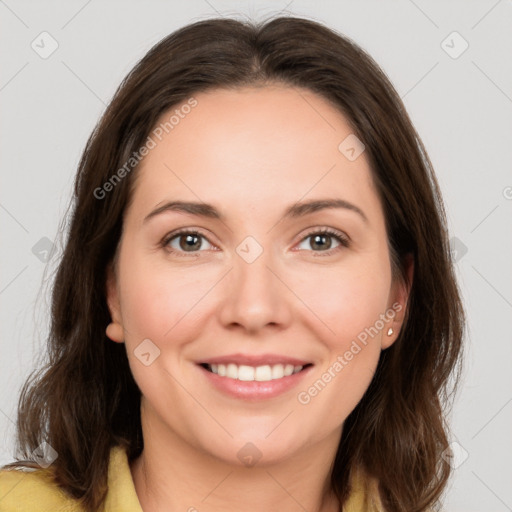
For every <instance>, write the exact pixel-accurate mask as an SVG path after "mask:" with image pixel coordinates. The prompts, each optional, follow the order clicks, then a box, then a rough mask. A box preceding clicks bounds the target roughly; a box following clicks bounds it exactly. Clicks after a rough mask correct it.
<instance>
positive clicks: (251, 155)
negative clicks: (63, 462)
mask: <svg viewBox="0 0 512 512" xmlns="http://www.w3.org/2000/svg"><path fill="white" fill-rule="evenodd" d="M195 98H196V99H197V102H198V105H197V106H196V107H195V108H194V109H193V110H192V111H191V112H190V113H189V114H188V115H187V116H185V117H184V118H183V119H180V122H179V124H177V125H176V126H175V127H174V128H173V130H172V131H170V132H169V133H168V134H166V135H165V136H164V137H163V138H162V141H160V142H158V144H157V145H156V147H155V148H154V149H152V150H151V151H150V152H149V154H148V155H147V156H146V157H145V159H144V160H143V162H142V164H141V167H140V168H139V170H138V171H137V172H138V175H137V180H136V185H135V190H134V196H133V200H132V202H131V204H130V205H129V207H128V209H127V211H126V212H125V218H124V225H123V234H122V237H121V240H120V245H119V247H118V253H117V259H116V265H115V268H114V269H113V270H112V271H110V272H109V278H108V282H107V298H108V304H109V309H110V312H111V315H112V324H110V325H109V327H108V328H107V334H108V336H109V338H110V339H111V340H113V341H115V342H119V343H125V344H126V349H127V354H128V358H129V362H130V367H131V370H132V372H133V375H134V378H135V380H136V382H137V384H138V386H139V388H140V389H141V392H142V395H143V397H142V409H141V414H142V427H143V433H144V450H143V453H142V455H141V456H140V457H139V458H138V459H137V460H135V461H134V462H133V463H132V465H131V470H132V475H133V478H134V482H135V487H136V491H137V494H138V496H139V500H140V502H141V505H142V506H143V508H144V510H145V512H147V511H157V510H183V511H185V510H188V509H189V508H190V507H195V508H196V509H197V510H199V511H201V512H203V511H214V510H224V511H230V510H244V511H248V512H250V511H252V510H255V511H256V510H258V511H261V510H279V511H280V512H286V511H292V510H293V511H296V510H299V509H301V507H303V508H304V509H306V510H310V511H317V510H322V511H330V510H337V507H336V504H335V502H334V500H333V499H332V496H331V495H330V492H329V485H328V480H329V469H330V465H331V463H332V461H333V458H334V455H335V453H336V449H337V446H338V443H339V440H340V436H341V433H342V428H343V422H344V420H345V419H346V417H347V416H348V415H349V413H350V412H351V411H352V410H353V409H354V408H355V406H356V405H357V403H358V402H359V401H360V399H361V398H362V396H363V394H364V392H365V391H366V389H367V388H368V386H369V384H370V382H371V379H372V376H373V373H374V371H375V368H376V366H377V363H378V359H379V355H380V352H381V350H383V349H386V348H388V347H389V346H390V345H391V344H392V343H393V342H394V341H395V339H396V337H397V336H398V333H399V331H400V326H401V322H402V321H403V316H404V313H405V305H406V302H407V293H408V290H407V289H406V288H405V286H404V285H403V284H402V283H399V282H396V283H393V282H392V279H391V266H390V259H389V252H388V245H387V234H386V230H385V220H384V214H383V211H382V208H381V205H380V202H379V198H378V196H377V193H376V191H375V189H374V187H373V184H372V180H371V171H370V167H369V164H368V162H367V160H366V157H365V153H363V154H362V155H361V156H360V157H359V158H357V159H356V160H355V161H352V162H351V161H349V160H348V159H347V158H346V157H345V156H344V155H343V154H342V153H341V152H340V151H339V150H338V145H339V144H340V142H341V141H342V140H343V139H345V138H346V137H347V136H348V135H349V134H351V133H352V129H351V127H350V125H349V124H348V123H347V121H346V120H345V119H344V117H343V116H342V115H341V114H340V113H339V112H338V111H337V110H335V109H334V108H333V106H332V105H330V104H329V103H328V102H327V101H326V100H324V99H323V98H321V97H319V96H317V95H316V94H314V93H313V92H310V91H306V90H303V89H295V88H290V87H286V86H267V87H265V88H242V89H239V90H236V91H235V90H230V91H226V90H215V91H208V92H206V93H200V94H197V95H195ZM173 110H174V109H173ZM164 118H165V119H168V115H166V116H163V117H162V119H164ZM335 198H342V199H345V200H346V201H349V202H351V203H353V204H355V205H357V206H358V207H359V208H360V209H361V210H363V211H364V213H365V215H366V217H367V219H368V222H365V221H364V220H363V219H362V218H361V217H360V216H359V215H358V214H357V213H355V212H353V211H350V210H347V209H325V210H322V211H318V212H315V213H311V214H308V215H306V216H304V217H300V218H292V219H283V213H284V211H285V209H286V208H287V207H288V206H291V205H293V204H295V203H296V202H298V201H301V202H302V201H309V200H313V199H335ZM169 200H181V201H197V202H205V203H210V204H212V205H214V206H215V207H216V208H217V209H218V210H219V211H220V212H221V213H222V214H223V215H224V216H225V219H224V220H223V221H220V220H216V219H210V218H205V217H198V216H194V215H191V214H188V213H182V212H176V211H168V212H166V213H162V214H160V215H156V216H154V217H152V218H151V219H149V220H147V221H146V222H144V218H145V217H146V216H147V215H148V214H149V213H150V212H151V211H153V210H154V209H155V208H157V207H158V206H161V205H162V204H163V203H164V202H165V201H169ZM179 228H190V229H192V230H194V229H195V230H198V231H200V233H201V234H202V235H204V237H205V238H200V239H199V240H202V244H201V245H199V244H200V242H198V247H199V248H198V249H195V250H194V252H185V250H183V245H185V244H184V240H183V238H182V239H181V241H182V245H181V246H180V238H179V237H178V238H174V239H173V241H170V242H169V244H168V246H167V250H166V248H164V247H162V246H161V245H160V242H161V240H162V239H164V238H165V236H166V235H168V234H169V233H171V232H172V231H174V230H177V229H179ZM325 228H330V229H333V230H337V231H339V232H341V233H342V234H345V235H346V236H347V237H349V238H350V246H349V247H344V246H343V245H341V244H340V242H338V241H337V240H336V239H335V238H329V237H328V238H327V239H326V241H325V243H324V244H325V245H323V246H320V248H319V249H318V248H316V249H315V244H314V237H313V236H309V237H308V238H306V237H307V236H308V235H309V234H310V233H312V232H322V229H325ZM247 236H251V237H253V238H254V239H255V240H256V241H257V242H258V243H259V245H260V246H261V247H262V249H263V252H262V254H261V255H260V256H259V257H258V258H257V259H256V260H255V261H254V262H252V263H247V262H246V261H245V260H244V259H243V258H242V257H240V256H239V254H237V252H236V249H237V247H238V246H239V244H240V243H241V242H242V241H243V240H244V239H245V238H246V237H247ZM320 243H322V242H320ZM329 243H330V244H331V246H330V248H331V249H333V252H332V254H330V255H325V252H327V251H328V250H329V245H328V244H329ZM324 247H325V248H324ZM169 248H171V249H174V250H175V251H176V252H179V254H177V253H175V254H172V253H171V252H170V251H169ZM409 270H410V271H411V272H412V269H409ZM394 303H399V304H400V305H401V311H400V312H397V313H396V315H394V318H392V319H390V320H389V321H386V322H385V325H384V327H383V328H382V329H381V330H380V331H379V333H378V334H377V335H375V336H373V337H371V338H369V341H368V343H367V345H366V346H362V349H361V350H360V351H359V352H358V353H357V354H356V355H354V357H353V359H352V360H351V361H349V362H348V364H346V366H344V368H343V369H342V371H339V372H338V373H336V376H335V377H334V378H332V380H331V382H329V383H328V384H327V385H326V386H325V388H324V389H323V390H322V391H321V392H319V393H318V394H317V395H316V396H314V397H313V398H311V401H310V402H309V403H308V404H301V403H299V401H298V400H297V395H298V393H299V392H300V391H304V390H307V389H308V388H309V387H310V386H311V385H312V384H313V383H314V382H315V381H317V380H318V379H319V378H320V377H321V375H322V374H323V373H324V372H325V371H327V370H328V368H329V367H332V366H333V363H334V362H335V361H336V360H337V357H338V356H340V355H343V354H344V353H345V352H346V351H347V350H349V349H350V346H351V343H352V342H353V341H354V340H355V339H356V338H357V336H358V335H359V334H360V333H361V332H362V331H364V329H365V328H369V327H370V326H374V325H375V323H376V321H377V320H378V319H379V315H381V314H384V313H385V312H386V311H389V310H390V308H392V305H393V304H394ZM389 327H392V328H393V330H394V333H393V334H392V335H391V336H388V335H387V331H388V329H389ZM144 339H150V340H151V341H152V342H153V343H154V344H155V345H156V346H158V348H159V350H160V355H159V357H157V358H156V359H155V360H154V362H153V363H152V364H151V365H149V366H145V365H144V364H142V363H141V362H140V360H139V359H138V358H137V357H136V356H135V354H134V351H135V350H136V348H137V346H138V345H139V344H140V343H141V342H142V340H144ZM233 353H244V354H265V353H267V354H268V353H271V354H281V355H283V354H284V355H289V356H294V357H297V358H300V359H304V360H307V361H310V362H311V363H313V365H314V366H313V368H312V370H310V372H309V374H308V375H307V376H306V377H305V378H304V379H303V380H302V381H301V382H300V384H299V385H298V386H297V387H296V388H294V389H292V390H290V391H288V392H286V393H284V394H282V395H280V396H278V397H274V398H272V399H268V400H264V401H254V400H241V399H235V398H232V397H228V396H226V395H224V394H223V393H221V392H220V391H218V390H217V389H215V388H213V387H212V386H211V385H209V381H208V380H207V379H206V378H205V376H204V374H203V373H202V370H200V369H199V368H198V366H197V363H198V362H200V361H201V360H204V359H207V358H211V357H214V356H221V355H226V354H233ZM249 442H250V443H253V444H254V445H255V446H256V447H257V448H258V450H259V452H260V453H261V458H260V459H259V461H258V463H257V464H256V465H255V466H253V467H247V466H245V465H244V464H243V463H242V462H241V461H240V460H239V458H238V457H237V453H238V451H239V450H240V449H241V448H242V447H244V445H246V443H249ZM299 504H300V506H299Z"/></svg>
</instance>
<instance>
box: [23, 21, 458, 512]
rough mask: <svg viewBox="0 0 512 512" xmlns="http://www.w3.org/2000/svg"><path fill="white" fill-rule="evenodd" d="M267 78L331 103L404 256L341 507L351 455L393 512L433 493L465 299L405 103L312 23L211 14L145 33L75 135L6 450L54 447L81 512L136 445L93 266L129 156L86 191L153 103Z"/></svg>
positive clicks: (130, 143)
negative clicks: (403, 300)
mask: <svg viewBox="0 0 512 512" xmlns="http://www.w3.org/2000/svg"><path fill="white" fill-rule="evenodd" d="M276 83H277V84H285V85H289V86H293V87H302V88H306V89H308V90H311V91H313V92H315V93H317V94H319V95H320V96H321V97H323V98H325V99H327V100H329V101H330V102H331V103H332V104H333V105H334V106H335V107H336V108H338V109H339V111H340V112H341V113H342V114H343V115H344V116H345V118H346V119H347V120H348V122H349V123H350V125H351V127H352V129H353V131H354V133H355V134H356V135H357V137H358V138H359V139H360V140H361V141H362V142H363V143H364V144H365V146H366V153H365V154H366V156H367V158H368V159H369V162H370V165H371V169H372V175H373V179H374V183H375V184H376V187H377V190H378V194H379V198H380V200H381V202H382V205H383V209H384V213H385V220H386V229H387V234H388V237H389V247H390V253H391V258H392V263H393V277H394V278H399V279H404V280H407V276H406V273H405V257H406V255H412V257H413V259H414V275H413V280H412V286H411V290H410V295H409V301H408V307H407V312H406V318H405V322H404V325H403V327H402V329H401V332H400V334H399V337H398V339H397V340H396V342H395V343H394V344H393V345H392V346H391V347H390V348H388V349H387V350H384V351H383V352H382V353H381V356H380V360H379V363H378V367H377V371H376V373H375V376H374V378H373V381H372V382H371V384H370V386H369V388H368V390H367V391H366V393H365V395H364V397H363V398H362V400H361V401H360V403H359V404H358V405H357V406H356V408H355V409H354V410H353V411H352V412H351V414H350V415H349V416H348V418H347V419H346V421H345V424H344V429H343V435H342V439H341V442H340V445H339V447H338V450H337V454H336V458H335V462H334V465H333V468H332V476H331V485H332V488H333V490H334V491H335V493H336V495H337V496H338V498H339V502H340V506H342V505H343V503H344V502H345V501H346V499H347V497H348V495H349V492H350V489H349V481H350V475H351V472H352V471H354V470H355V468H357V467H361V468H363V469H364V471H365V472H366V474H367V475H369V476H373V477H375V478H376V479H377V480H378V482H379V492H380V496H381V500H382V503H383V505H384V507H385V509H386V510H388V511H392V512H405V511H407V512H415V511H422V510H425V508H427V507H429V506H432V505H435V504H437V503H438V501H439V498H440V497H441V495H442V493H443V491H444V488H445V486H446V484H447V480H448V477H449V475H450V466H449V464H447V463H446V462H445V461H444V460H443V458H442V457H441V456H440V455H441V452H442V451H443V450H444V449H445V448H446V447H447V445H448V440H447V437H448V425H447V422H446V421H445V414H446V412H447V408H448V404H449V401H450V398H451V397H452V396H453V392H454V391H455V389H456V383H457V382H458V379H459V376H460V369H461V366H460V361H461V345H462V338H463V333H464V311H463V308H462V304H461V299H460V294H459V290H458V287H457V283H456V280H455V276H454V271H453V263H452V261H451V254H450V248H449V242H448V235H447V228H446V218H445V211H444V206H443V202H442V198H441V193H440V191H439V186H438V184H437V181H436V178H435V176H434V172H433V169H432V164H431V162H430V160H429V158H428V156H427V153H426V151H425V148H424V146H423V144H422V142H421V140H420V138H419V136H418V134H417V133H416V131H415V129H414V127H413V125H412V123H411V121H410V119H409V117H408V115H407V113H406V111H405V108H404V105H403V103H402V101H401V100H400V98H399V96H398V95H397V93H396V91H395V89H394V88H393V86H392V85H391V83H390V81H389V80H388V78H387V77H386V75H385V74H384V72H383V71H382V70H381V69H380V68H379V66H378V65H377V64H376V63H375V61H374V60H373V59H372V58H371V57H370V56H369V55H368V54H367V53H366V52H365V51H363V50H362V49H361V48H360V47H359V46H357V45H356V44H355V43H353V42H352V41H351V40H350V39H348V38H347V37H344V36H342V35H340V34H338V33H336V32H334V31H333V30H331V29H329V28H327V27H325V26H323V25H321V24H319V23H317V22H314V21H310V20H306V19H301V18H294V17H279V18H274V19H270V20H267V21H265V22H262V23H255V22H241V21H236V20H233V19H210V20H205V21H200V22H196V23H193V24H191V25H188V26H185V27H184V28H181V29H179V30H177V31H176V32H174V33H172V34H170V35H169V36H168V37H166V38H165V39H163V40H162V41H160V42H159V43H158V44H156V45H155V46H154V47H153V48H152V49H151V50H150V51H149V52H148V53H147V54H146V55H145V56H144V58H142V60H141V61H140V62H139V63H138V64H137V65H136V66H135V67H134V69H133V70H132V71H131V72H130V73H129V74H128V76H127V77H126V78H125V79H124V80H123V82H122V83H121V85H120V86H119V88H118V90H117V91H116V93H115V95H114V97H113V99H112V101H111V102H110V104H109V106H108V107H107V109H106V111H105V113H104V115H103V116H102V118H101V120H100V121H99V123H98V125H97V126H96V128H95V130H94V132H93V133H92V135H91V136H90V138H89V140H88V142H87V145H86V147H85V150H84V152H83V155H82V158H81V161H80V164H79V168H78V172H77V175H76V181H75V189H74V192H75V195H74V198H73V199H74V201H75V204H74V210H73V214H72V218H71V221H70V225H69V231H68V239H67V241H66V244H65V248H64V252H63V256H62V260H61V262H60V265H59V268H58V270H57V273H56V278H55V282H54V288H53V295H52V310H51V330H50V334H49V339H48V362H47V364H46V365H45V367H44V368H43V369H42V370H40V371H39V372H38V373H34V374H33V375H32V376H31V377H30V378H29V379H28V380H27V382H26V383H25V385H24V387H23V389H22V392H21V398H20V403H19V409H18V424H17V427H18V445H19V447H18V448H19V451H20V453H21V454H22V455H23V456H24V457H25V458H30V454H31V453H32V452H33V451H34V450H35V449H36V447H37V446H38V445H40V444H41V442H43V441H46V442H48V443H49V444H50V445H51V446H52V447H53V448H54V449H55V450H56V451H57V453H58V458H57V459H56V460H55V462H54V463H53V464H52V466H51V469H52V470H53V474H54V478H55V481H56V482H57V483H58V485H60V486H61V488H63V489H64V490H65V491H67V492H68V493H69V494H70V495H71V496H73V497H75V498H77V499H80V500H81V501H82V503H83V505H84V507H85V508H86V510H87V511H89V512H92V511H95V510H98V509H101V508H102V505H103V503H104V499H105V494H106V491H107V480H106V478H107V469H108V460H109V451H110V448H111V447H112V446H114V445H121V446H123V447H125V448H126V449H127V453H128V456H129V458H130V459H133V458H135V457H136V456H138V455H139V454H140V453H141V451H142V449H143V443H142V430H141V421H140V391H139V389H138V387H137V385H136V383H135V381H134V379H133V377H132V375H131V372H130V368H129V365H128V360H127V356H126V352H125V347H124V345H123V344H118V343H113V342H111V341H110V340H109V339H108V338H107V337H106V335H105V327H106V326H107V325H108V323H109V322H110V315H109V310H108V308H107V303H106V296H105V282H106V270H107V267H108V266H109V264H111V262H112V260H113V257H114V254H115V251H116V248H117V245H118V241H119V239H120V234H121V229H122V222H123V213H124V211H125V209H126V207H127V205H128V203H129V200H130V197H131V194H132V191H133V185H134V176H135V175H136V173H135V169H136V165H135V166H134V167H133V170H132V169H129V171H130V172H127V173H126V176H125V177H123V179H121V180H119V182H116V184H115V186H113V187H111V188H112V190H110V191H109V194H108V196H107V197H105V198H103V199H101V198H100V199H98V197H97V196H98V193H97V192H96V193H95V191H98V190H99V189H101V188H102V187H103V185H104V184H105V183H106V182H107V181H109V180H110V179H111V178H112V175H113V174H114V173H115V172H116V170H118V169H120V168H121V167H123V166H124V164H125V162H127V161H129V159H130V157H131V156H132V155H133V154H134V153H136V152H137V151H138V149H139V148H140V147H141V146H143V145H144V142H145V140H146V139H147V137H148V134H149V133H150V131H151V130H152V129H153V127H154V126H155V124H156V122H157V120H158V119H159V118H160V116H161V115H162V114H163V113H164V112H166V111H168V110H169V109H170V108H171V107H173V106H175V105H177V104H180V103H182V102H184V101H186V100H187V99H188V98H190V97H191V95H192V94H194V93H198V92H200V91H205V90H208V89H214V88H237V87H240V86H247V85H251V86H265V85H267V84H276ZM409 284H411V283H409ZM449 377H452V379H451V384H452V385H451V386H449V385H448V382H449ZM14 464H18V465H19V464H23V462H17V463H14Z"/></svg>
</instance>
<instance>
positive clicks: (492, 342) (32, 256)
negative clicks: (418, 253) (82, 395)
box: [0, 0, 512, 512]
mask: <svg viewBox="0 0 512 512" xmlns="http://www.w3.org/2000/svg"><path fill="white" fill-rule="evenodd" d="M279 11H282V13H283V14H285V13H293V14H296V15H304V16H307V17H310V18H313V19H316V20H318V21H322V22H324V23H326V24H327V25H329V26H331V27H332V28H334V29H336V30H339V31H340V32H342V33H344V34H346V35H348V36H349V37H352V38H353V39H354V40H355V41H356V42H357V43H359V44H360V45H361V46H362V47H363V48H365V49H366V50H367V51H369V53H370V54H371V55H372V56H373V57H374V58H375V59H376V60H377V62H379V64H380V65H381V66H382V67H383V69H384V70H385V72H386V73H387V74H388V76H389V77H390V79H391V81H392V82H393V84H394V85H395V87H396V89H397V91H398V92H399V94H400V96H401V97H402V98H403V100H404V103H405V106H406V108H407V110H408V112H409V114H410V116H411V118H412V120H413V122H414V124H415V126H416V128H417V130H418V132H419V134H420V136H421V137H422V139H423V141H424V143H425V145H426V148H427V151H428V152H429V155H430V157H431V159H432V162H433V164H434V168H435V169H436V172H437V176H438V178H439V182H440V185H441V188H442V191H443V194H444V199H445V202H446V207H447V214H448V219H449V229H450V237H451V238H452V247H453V249H454V250H455V251H456V253H457V255H456V257H457V259H458V261H457V274H458V277H459V280H460V286H461V289H462V292H463V295H464V302H465V306H466V311H467V315H468V319H469V323H468V335H467V337H466V347H467V348H466V362H465V374H464V380H463V382H462V386H461V392H460V393H459V394H458V397H457V400H456V402H455V406H454V408H453V413H452V415H451V417H450V423H451V425H452V430H453V442H454V443H457V444H454V445H453V453H454V456H453V458H452V459H451V460H452V464H453V465H454V467H455V468H456V469H455V472H454V476H453V478H452V480H451V483H450V488H449V490H448V492H447V495H446V500H445V509H446V510H448V511H453V512H481V511H485V512H493V511H495V512H505V511H507V510H509V511H512V485H511V484H512V464H511V462H510V460H511V456H512V436H511V435H510V433H511V432H512V428H511V426H512V385H511V384H512V372H511V355H512V344H511V343H510V341H511V334H510V333H511V327H512V315H511V313H512V268H511V261H512V258H511V256H512V237H511V229H510V228H511V226H510V224H511V222H510V220H511V218H512V216H511V213H512V172H511V162H512V143H511V142H512V123H511V120H512V58H511V57H512V30H511V29H512V2H510V1H505V0H501V1H495V0H486V1H468V0H466V1H459V2H455V1H426V0H415V1H413V0H401V1H398V0H397V1H392V0H386V1H382V0H380V1H359V2H356V1H337V2H335V1H316V2H315V3H313V2H304V1H300V0H292V1H291V2H290V1H289V0H285V1H274V2H270V1H266V2H264V1H260V2H250V1H241V2H234V1H230V2H228V1H221V0H208V1H207V0H194V1H189V2H178V1H166V2H164V1H156V0H153V1H146V2H143V1H123V2H121V1H103V2H101V1H99V0H89V1H86V0H83V1H69V0H68V1H58V2H56V1H54V2H50V1H45V2H36V1H33V2H29V1H14V0H5V1H1V0H0V23H1V29H0V48H2V50H1V56H0V59H1V63H0V72H1V75H0V102H1V112H2V114H1V121H0V122H1V124H0V130H1V138H0V140H1V149H0V155H1V180H2V181H1V189H0V229H1V231H0V232H1V235H2V245H1V250H0V260H1V267H0V268H1V273H0V303H1V312H0V315H1V316H0V326H1V329H2V330H1V337H0V351H1V357H0V434H1V435H0V463H5V462H8V461H10V460H12V457H13V447H14V442H13V434H14V428H13V427H14V423H13V422H14V421H15V412H16V406H17V395H18V392H19V388H20V386H21V384H22V382H23V381H24V379H25V377H26V376H27V375H28V373H29V371H30V369H31V368H32V367H33V365H34V364H35V362H36V358H37V357H40V355H41V354H42V353H43V349H44V340H45V336H46V333H47V329H48V305H49V295H48V292H49V289H50V288H49V286H50V284H51V281H50V280H49V278H50V277H51V272H52V270H53V269H54V268H55V266H56V262H57V261H58V256H59V251H60V243H59V240H58V239H57V230H58V225H59V221H60V219H61V218H62V217H63V216H64V215H65V213H66V208H67V205H68V201H69V198H70V194H71V185H72V181H73V177H74V173H75V170H76V166H77V163H78V160H79V157H80V154H81V152H82V150H83V147H84V145H85V142H86V139H87V137H88V135H89V134H90V132H91V130H92V129H93V127H94V125H95V123H96V122H97V120H98V119H99V117H100V115H101V113H102V112H103V110H104V108H105V105H106V104H107V103H108V101H109V100H110V98H111V97H112V95H113V93H114V91H115V89H116V87H117V86H118V84H119V83H120V81H121V79H122V78H123V77H124V76H125V75H126V73H127V72H128V71H129V70H130V69H131V68H132V66H133V65H134V64H135V62H136V61H137V60H138V59H139V58H140V57H142V56H143V55H144V53H145V52H146V51H147V50H149V48H150V47H151V46H152V45H153V44H154V43H156V42H157V41H158V40H160V39H161V38H162V37H164V36H166V35H167V34H169V33H170V32H172V31H173V30H175V29H177V28H178V27H181V26H183V25H185V24H188V23H190V22H192V21H197V20H199V19H205V18H209V17H213V16H219V15H222V16H227V17H237V16H241V15H246V16H249V17H251V18H262V17H265V16H266V15H269V14H274V13H277V12H279ZM44 31H46V32H48V33H49V34H50V35H51V37H52V38H53V39H54V40H55V41H56V42H57V44H58V48H57V50H56V51H55V52H54V53H53V54H52V55H50V56H48V57H47V58H46V59H43V58H42V57H41V56H40V54H39V53H37V52H36V51H35V50H34V49H33V48H32V47H31V44H32V42H33V41H35V42H34V43H33V44H34V45H38V51H39V52H43V51H48V50H49V49H51V44H52V41H51V39H50V38H49V36H40V34H41V32H44ZM454 31H456V32H458V34H460V36H457V35H451V36H450V34H452V32H454ZM448 36H449V37H448ZM443 41H445V42H444V43H443ZM464 41H467V43H468V44H469V47H468V48H467V49H466V50H465V51H464V52H463V53H461V51H462V50H463V49H464V46H465V43H464ZM36 47H37V46H36ZM43 47H44V48H43ZM450 53H451V55H450ZM459 54H460V55H459ZM455 57H456V58H455ZM53 243H55V248H56V250H55V251H53V256H51V257H50V258H48V253H49V251H50V249H51V248H52V244H53ZM439 286H442V283H439Z"/></svg>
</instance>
